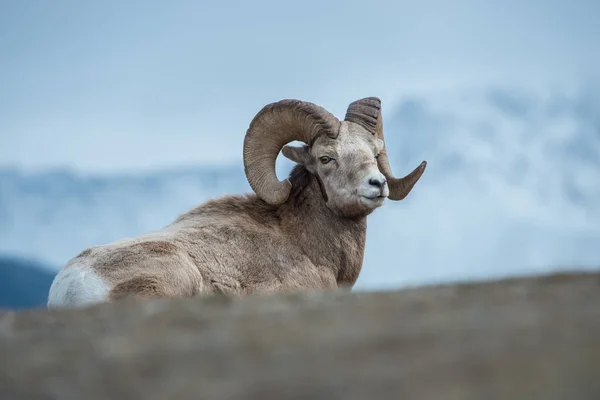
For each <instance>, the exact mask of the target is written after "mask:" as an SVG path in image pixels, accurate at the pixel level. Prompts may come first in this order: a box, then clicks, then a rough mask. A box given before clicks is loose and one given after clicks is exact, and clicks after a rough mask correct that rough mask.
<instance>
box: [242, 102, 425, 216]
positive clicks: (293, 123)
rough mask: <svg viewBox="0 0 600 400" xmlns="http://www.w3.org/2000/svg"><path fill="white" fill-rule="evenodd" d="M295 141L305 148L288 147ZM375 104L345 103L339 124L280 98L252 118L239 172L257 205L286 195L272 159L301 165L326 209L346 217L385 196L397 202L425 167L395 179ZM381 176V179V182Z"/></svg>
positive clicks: (283, 199) (278, 201) (313, 108)
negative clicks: (319, 189) (243, 174)
mask: <svg viewBox="0 0 600 400" xmlns="http://www.w3.org/2000/svg"><path fill="white" fill-rule="evenodd" d="M295 140H299V141H302V142H304V143H305V144H306V145H305V146H303V147H290V146H287V143H290V142H292V141H295ZM384 143H385V139H384V135H383V121H382V117H381V101H380V100H379V99H378V98H377V97H365V98H363V99H359V100H356V101H353V102H352V103H350V105H349V106H348V108H347V110H346V116H345V117H344V120H343V121H340V120H339V119H337V118H336V117H335V116H334V115H333V114H331V113H330V112H329V111H327V110H325V109H324V108H322V107H319V106H317V105H316V104H313V103H309V102H305V101H300V100H289V99H288V100H281V101H278V102H276V103H271V104H268V105H266V106H265V107H263V109H262V110H261V111H260V112H259V113H258V114H256V116H255V117H254V119H253V120H252V122H251V123H250V127H249V128H248V131H247V132H246V136H245V138H244V170H245V172H246V177H247V178H248V183H250V186H251V187H252V189H253V190H254V191H255V192H256V194H257V195H258V197H260V198H261V199H262V200H263V201H265V202H267V203H269V204H273V205H279V204H283V203H285V202H286V201H287V200H288V198H289V196H290V193H291V190H292V184H291V182H290V181H289V179H286V180H283V181H280V180H279V179H278V178H277V174H276V173H275V161H276V159H277V155H278V154H279V152H280V151H281V150H283V155H284V156H286V157H287V158H289V159H291V160H292V161H295V162H297V163H298V164H302V165H304V166H305V167H306V168H307V169H308V170H309V171H310V172H312V173H313V174H314V175H315V176H316V177H317V178H318V179H319V182H321V184H322V185H321V187H322V188H323V189H324V192H325V193H324V194H325V197H326V200H327V205H328V206H329V207H330V208H331V209H332V210H335V211H336V212H338V213H340V214H342V215H344V216H348V217H352V216H360V215H366V214H369V213H370V212H372V211H373V210H374V209H376V208H377V207H380V206H381V205H382V204H383V202H384V200H385V198H389V199H390V200H395V201H397V200H402V199H403V198H405V197H406V196H407V195H408V193H410V191H411V190H412V188H413V187H414V185H415V184H416V183H417V181H418V180H419V178H421V175H423V172H424V171H425V166H426V165H427V163H426V162H425V161H423V162H422V163H421V164H420V165H419V166H418V167H417V168H415V169H414V170H413V171H412V172H411V173H409V174H408V175H406V176H404V177H402V178H396V177H395V176H394V175H393V174H392V170H391V168H390V164H389V161H388V157H387V154H386V151H385V145H384ZM384 177H385V178H384Z"/></svg>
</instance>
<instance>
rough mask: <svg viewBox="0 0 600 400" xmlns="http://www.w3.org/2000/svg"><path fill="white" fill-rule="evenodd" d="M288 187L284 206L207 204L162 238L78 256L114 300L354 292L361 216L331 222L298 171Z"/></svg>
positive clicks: (237, 200)
mask: <svg viewBox="0 0 600 400" xmlns="http://www.w3.org/2000/svg"><path fill="white" fill-rule="evenodd" d="M290 181H291V182H292V185H293V190H292V194H291V196H290V198H289V199H288V201H287V202H286V203H284V204H282V205H281V206H273V205H269V204H267V203H265V202H264V201H262V200H260V199H258V198H257V196H256V195H254V194H248V195H245V196H225V197H222V198H219V199H213V200H209V201H207V202H206V203H204V204H202V205H200V206H198V207H196V208H194V209H192V210H190V211H189V212H187V213H185V214H183V215H181V216H180V217H178V218H177V219H176V220H175V221H174V222H173V223H172V224H171V225H169V226H167V227H166V228H165V230H164V231H160V232H157V233H150V234H147V235H144V236H142V237H139V238H135V239H127V240H123V241H119V242H115V243H112V244H110V245H106V246H96V247H93V248H91V249H88V250H86V251H85V252H84V253H85V255H84V254H83V253H82V255H81V256H80V257H84V256H85V257H86V258H87V260H88V262H91V264H92V266H93V268H94V269H95V270H96V271H98V272H99V273H100V274H101V276H103V277H104V278H105V279H107V280H108V281H109V282H110V283H111V285H113V289H112V291H111V294H110V297H111V299H120V298H123V297H125V296H127V295H134V296H140V297H163V296H166V297H170V296H196V295H205V294H210V293H219V294H227V295H237V296H241V295H247V294H250V293H256V292H262V293H267V292H279V291H294V290H306V289H329V288H335V287H338V286H352V285H354V283H355V282H356V279H357V278H358V275H359V272H360V270H361V267H362V262H363V255H364V246H365V238H366V216H363V217H359V218H351V219H348V218H343V217H340V216H337V215H335V214H334V213H333V212H332V211H331V210H330V209H329V208H328V207H327V205H326V204H325V200H324V198H323V196H322V193H321V189H320V188H319V184H318V182H317V179H316V178H315V176H314V175H312V174H311V173H310V172H308V171H307V170H306V168H304V167H303V166H297V167H296V168H294V170H293V172H292V174H291V175H290ZM266 228H269V229H266Z"/></svg>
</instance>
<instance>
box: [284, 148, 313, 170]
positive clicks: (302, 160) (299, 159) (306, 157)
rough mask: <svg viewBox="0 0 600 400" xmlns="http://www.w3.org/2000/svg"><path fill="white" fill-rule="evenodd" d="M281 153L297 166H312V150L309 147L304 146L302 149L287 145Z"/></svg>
mask: <svg viewBox="0 0 600 400" xmlns="http://www.w3.org/2000/svg"><path fill="white" fill-rule="evenodd" d="M281 153H282V154H283V155H284V157H285V158H288V159H290V160H292V161H293V162H295V163H297V164H300V165H305V166H306V165H308V164H310V150H309V149H308V146H307V145H302V146H301V147H295V146H289V145H287V146H284V147H283V149H281Z"/></svg>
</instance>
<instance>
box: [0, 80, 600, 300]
mask: <svg viewBox="0 0 600 400" xmlns="http://www.w3.org/2000/svg"><path fill="white" fill-rule="evenodd" d="M597 93H600V92H598V91H595V90H593V88H584V89H582V90H579V91H574V92H573V93H564V92H563V93H561V92H556V93H542V92H539V91H538V92H534V91H532V92H525V91H523V90H521V89H517V90H515V89H506V88H504V89H502V88H501V89H485V90H482V89H478V90H464V91H453V92H445V93H428V94H426V95H421V96H414V97H405V98H403V99H400V100H399V101H398V103H397V104H392V105H390V104H387V105H386V108H385V109H384V117H385V121H386V123H385V129H386V139H387V144H388V148H389V153H390V161H391V163H392V167H393V169H394V171H395V174H396V175H403V174H405V173H408V172H409V171H410V170H412V168H414V167H415V166H416V165H418V163H419V162H420V161H421V160H427V161H428V163H429V164H428V169H427V171H426V172H425V175H424V176H423V178H422V179H421V181H420V182H419V184H418V185H417V186H416V187H415V189H414V191H413V192H412V193H411V195H410V196H409V197H408V198H407V199H406V200H404V201H402V202H396V203H393V202H387V203H386V205H384V207H383V208H381V209H380V210H378V211H376V212H375V213H374V214H373V215H372V217H371V218H370V220H369V232H368V239H367V252H366V258H365V267H364V269H363V272H362V274H361V277H360V279H359V282H358V285H357V288H383V287H390V286H401V285H407V284H418V283H423V282H435V281H447V280H457V279H485V278H489V277H497V276H505V275H515V274H523V273H532V272H542V271H549V270H551V269H557V268H597V267H600V95H598V94H597ZM240 140H242V138H241V137H240ZM288 170H289V164H286V163H285V162H284V164H283V167H281V168H280V171H282V172H281V174H284V173H285V172H286V171H288ZM280 176H282V175H280ZM249 190H250V189H249V186H248V184H247V182H246V180H245V177H244V173H243V169H242V165H241V157H240V163H239V165H235V166H231V167H228V168H225V167H214V168H211V167H204V168H198V169H186V170H184V169H181V170H170V171H159V172H148V173H144V174H139V175H110V176H108V175H107V176H85V175H82V174H78V173H77V172H73V171H67V170H62V171H58V170H57V171H45V172H41V173H35V172H25V171H21V170H18V169H8V168H7V169H4V170H2V171H0V253H4V254H16V255H20V256H25V257H32V258H35V259H41V260H43V261H45V262H47V263H48V264H50V265H53V266H54V268H59V267H61V266H62V265H63V264H64V263H65V262H66V261H67V260H68V259H69V258H71V257H72V256H74V255H75V254H77V253H78V252H79V251H81V250H82V249H84V248H85V247H87V246H90V245H93V244H100V243H106V242H109V241H111V240H115V239H118V238H121V237H125V236H132V235H136V234H139V233H142V232H146V231H150V230H155V229H159V228H161V227H162V226H164V225H166V224H168V223H169V222H171V221H172V220H173V219H174V218H175V217H176V216H177V215H178V214H180V213H182V212H185V211H186V210H187V209H189V208H190V207H193V206H195V205H197V204H199V203H200V202H202V201H204V200H205V199H207V198H209V197H213V196H219V195H223V194H227V193H239V192H246V191H249Z"/></svg>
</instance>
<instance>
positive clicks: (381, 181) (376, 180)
mask: <svg viewBox="0 0 600 400" xmlns="http://www.w3.org/2000/svg"><path fill="white" fill-rule="evenodd" d="M386 183H387V181H386V180H385V177H384V176H377V177H371V178H369V185H371V186H375V187H376V188H378V189H383V187H384V186H385V185H386Z"/></svg>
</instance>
